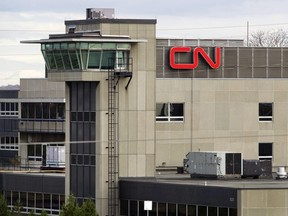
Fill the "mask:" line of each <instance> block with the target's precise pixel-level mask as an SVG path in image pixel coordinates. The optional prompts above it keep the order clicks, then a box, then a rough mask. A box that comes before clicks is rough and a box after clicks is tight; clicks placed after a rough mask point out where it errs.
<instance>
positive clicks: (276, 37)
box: [249, 29, 288, 47]
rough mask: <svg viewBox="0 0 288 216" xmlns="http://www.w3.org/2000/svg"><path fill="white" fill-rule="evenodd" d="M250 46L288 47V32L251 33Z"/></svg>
mask: <svg viewBox="0 0 288 216" xmlns="http://www.w3.org/2000/svg"><path fill="white" fill-rule="evenodd" d="M249 46H254V47H287V46H288V31H285V30H283V29H277V30H268V31H261V30H260V31H256V32H253V33H251V35H250V38H249Z"/></svg>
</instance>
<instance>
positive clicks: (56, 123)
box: [19, 118, 65, 133]
mask: <svg viewBox="0 0 288 216" xmlns="http://www.w3.org/2000/svg"><path fill="white" fill-rule="evenodd" d="M19 131H20V132H38V133H47V132H49V133H65V119H24V118H22V119H20V120H19Z"/></svg>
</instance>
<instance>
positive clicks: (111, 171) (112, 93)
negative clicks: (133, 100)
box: [107, 69, 119, 216]
mask: <svg viewBox="0 0 288 216" xmlns="http://www.w3.org/2000/svg"><path fill="white" fill-rule="evenodd" d="M116 82H117V77H116V76H115V71H114V69H109V70H108V146H107V149H108V181H107V183H108V215H107V216H116V215H117V211H118V206H119V203H118V173H119V171H118V170H119V165H118V164H119V163H118V106H119V91H118V89H119V87H118V85H117V84H116Z"/></svg>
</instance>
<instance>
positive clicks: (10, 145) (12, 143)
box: [0, 136, 18, 150]
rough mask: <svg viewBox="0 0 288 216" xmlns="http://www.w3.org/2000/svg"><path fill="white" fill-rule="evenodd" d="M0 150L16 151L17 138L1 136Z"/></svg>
mask: <svg viewBox="0 0 288 216" xmlns="http://www.w3.org/2000/svg"><path fill="white" fill-rule="evenodd" d="M0 149H13V150H14V149H18V137H15V136H1V137H0Z"/></svg>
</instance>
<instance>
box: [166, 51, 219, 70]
mask: <svg viewBox="0 0 288 216" xmlns="http://www.w3.org/2000/svg"><path fill="white" fill-rule="evenodd" d="M214 49H215V61H213V60H212V59H211V58H210V57H209V56H208V54H207V53H206V52H205V51H204V49H203V48H201V47H196V48H195V49H194V50H193V63H191V64H186V63H185V64H183V63H176V62H175V53H189V52H191V47H172V48H171V49H170V55H169V59H170V66H171V67H172V68H173V69H184V70H185V69H195V68H197V66H198V62H199V54H200V55H201V56H202V57H203V58H204V60H205V61H206V62H207V64H208V65H209V66H210V67H211V68H212V69H217V68H219V67H220V64H221V48H220V47H215V48H214Z"/></svg>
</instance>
